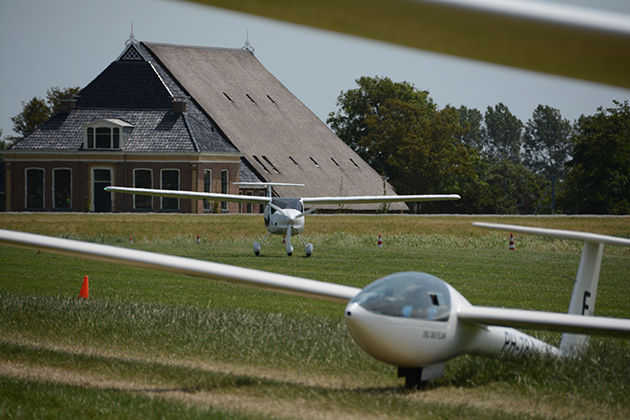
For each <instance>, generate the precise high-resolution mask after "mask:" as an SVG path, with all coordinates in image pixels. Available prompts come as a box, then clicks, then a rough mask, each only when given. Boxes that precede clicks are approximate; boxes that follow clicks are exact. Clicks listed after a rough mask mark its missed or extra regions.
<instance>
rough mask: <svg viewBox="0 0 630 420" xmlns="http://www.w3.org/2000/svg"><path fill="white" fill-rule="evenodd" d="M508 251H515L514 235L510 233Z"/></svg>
mask: <svg viewBox="0 0 630 420" xmlns="http://www.w3.org/2000/svg"><path fill="white" fill-rule="evenodd" d="M508 249H509V250H510V251H516V247H515V246H514V235H512V234H511V233H510V247H509V248H508Z"/></svg>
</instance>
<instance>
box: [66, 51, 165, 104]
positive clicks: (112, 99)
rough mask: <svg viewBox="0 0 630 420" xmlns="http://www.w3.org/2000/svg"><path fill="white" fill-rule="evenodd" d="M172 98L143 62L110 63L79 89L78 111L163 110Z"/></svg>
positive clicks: (149, 66)
mask: <svg viewBox="0 0 630 420" xmlns="http://www.w3.org/2000/svg"><path fill="white" fill-rule="evenodd" d="M172 101H173V98H172V95H171V94H170V92H169V90H168V89H167V87H166V86H165V85H164V83H163V82H162V80H161V79H160V77H159V76H158V74H157V73H156V71H155V69H154V68H153V66H152V65H151V63H148V62H146V61H142V60H124V61H120V60H119V61H114V62H113V63H111V64H110V65H109V66H108V67H107V68H106V69H105V70H104V71H103V72H102V73H101V74H100V75H98V76H97V77H96V79H94V80H93V81H92V82H91V83H90V84H88V85H87V86H86V87H85V88H83V89H82V90H81V92H80V93H79V97H78V99H77V107H78V108H136V109H167V108H171V107H172Z"/></svg>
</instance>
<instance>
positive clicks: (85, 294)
mask: <svg viewBox="0 0 630 420" xmlns="http://www.w3.org/2000/svg"><path fill="white" fill-rule="evenodd" d="M79 297H80V298H83V299H87V298H89V297H90V286H89V283H88V276H85V277H83V286H81V291H80V292H79Z"/></svg>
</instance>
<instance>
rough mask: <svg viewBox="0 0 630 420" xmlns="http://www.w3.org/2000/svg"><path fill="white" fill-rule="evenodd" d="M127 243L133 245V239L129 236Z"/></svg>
mask: <svg viewBox="0 0 630 420" xmlns="http://www.w3.org/2000/svg"><path fill="white" fill-rule="evenodd" d="M129 243H130V244H132V243H133V238H132V237H131V235H129Z"/></svg>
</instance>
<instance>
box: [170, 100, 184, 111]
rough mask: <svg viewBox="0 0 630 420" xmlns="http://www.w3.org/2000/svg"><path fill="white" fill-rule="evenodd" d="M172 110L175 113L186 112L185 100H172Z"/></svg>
mask: <svg viewBox="0 0 630 420" xmlns="http://www.w3.org/2000/svg"><path fill="white" fill-rule="evenodd" d="M173 112H176V113H184V112H186V101H181V100H175V101H173Z"/></svg>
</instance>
